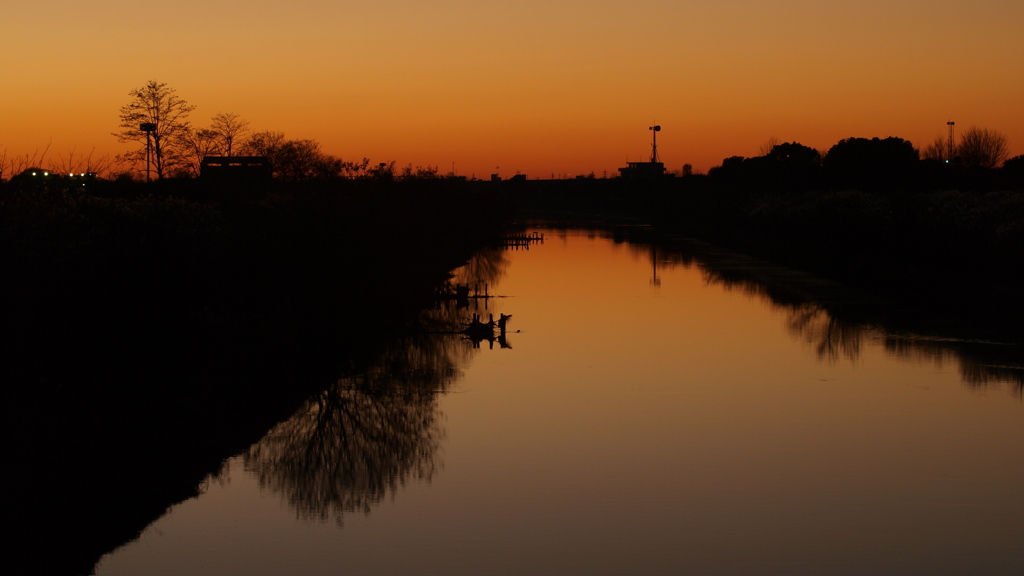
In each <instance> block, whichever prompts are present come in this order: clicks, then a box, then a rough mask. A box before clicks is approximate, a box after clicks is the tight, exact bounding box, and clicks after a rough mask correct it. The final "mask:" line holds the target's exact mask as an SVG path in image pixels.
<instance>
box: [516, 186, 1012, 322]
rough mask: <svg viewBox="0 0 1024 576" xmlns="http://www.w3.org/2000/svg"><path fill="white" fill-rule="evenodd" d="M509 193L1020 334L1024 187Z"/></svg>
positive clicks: (551, 209)
mask: <svg viewBox="0 0 1024 576" xmlns="http://www.w3.org/2000/svg"><path fill="white" fill-rule="evenodd" d="M509 189H510V190H512V189H513V187H512V186H509ZM510 195H511V196H512V198H514V200H515V202H516V206H517V208H518V209H519V214H520V215H521V217H524V218H544V219H555V220H564V221H567V222H575V223H580V222H586V221H590V222H626V223H644V224H651V225H653V226H654V227H655V228H657V229H658V230H659V231H661V232H664V233H671V234H677V235H682V236H689V237H692V238H697V239H699V240H701V241H704V242H708V243H710V244H714V245H718V246H722V247H723V248H728V249H731V250H735V251H737V252H742V253H745V254H748V255H750V256H753V257H756V258H760V259H763V260H766V261H769V262H772V263H775V264H779V265H782V266H787V267H790V268H794V269H797V270H802V271H805V272H808V273H811V274H814V275H816V276H820V277H823V278H828V279H831V280H835V281H838V282H841V283H843V284H845V285H847V286H850V287H852V288H856V289H858V290H862V291H864V292H866V293H870V294H871V295H872V296H873V297H874V298H876V299H878V300H885V301H890V302H892V303H894V304H895V305H898V306H900V307H902V308H903V309H904V310H905V311H906V313H907V314H911V315H915V316H918V317H919V318H920V319H921V320H924V319H926V318H932V319H933V320H934V325H935V327H936V328H939V327H942V326H947V325H948V326H952V327H954V328H955V329H956V330H959V331H961V332H974V333H977V334H978V336H979V337H987V338H1000V339H1012V340H1021V339H1022V338H1024V330H1022V329H1021V328H1020V326H1021V325H1022V323H1024V305H1021V304H1020V302H1021V301H1022V299H1024V284H1022V283H1020V282H1019V280H1018V276H1020V274H1021V273H1020V271H1021V270H1024V192H1019V191H988V192H981V191H978V192H975V191H966V192H965V191H934V192H925V191H918V192H897V191H892V190H876V191H867V192H865V191H857V190H835V191H831V190H815V191H807V190H790V191H778V190H748V191H741V190H733V189H725V188H722V187H716V186H714V185H713V183H712V182H711V180H710V179H708V178H707V177H703V176H694V177H691V178H671V179H665V180H663V181H658V182H630V181H626V180H621V179H615V180H589V179H581V180H575V181H573V180H566V181H538V182H526V183H520V184H519V185H518V187H516V190H515V192H510Z"/></svg>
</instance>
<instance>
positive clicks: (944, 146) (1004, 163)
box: [709, 127, 1024, 192]
mask: <svg viewBox="0 0 1024 576" xmlns="http://www.w3.org/2000/svg"><path fill="white" fill-rule="evenodd" d="M1008 149H1009V147H1008V143H1007V139H1006V136H1004V135H1003V134H1001V133H999V132H997V131H995V130H989V129H987V128H978V127H972V128H970V129H968V130H966V131H965V132H964V133H963V135H962V136H961V137H960V139H959V142H957V143H956V144H955V146H953V154H952V155H950V153H949V151H950V145H949V141H948V139H946V138H943V137H941V136H939V137H936V138H935V140H934V141H932V142H931V143H930V144H929V145H928V146H926V147H925V148H924V150H923V152H919V151H918V150H917V149H916V148H915V147H914V145H913V144H912V143H911V142H910V141H908V140H904V139H902V138H896V137H893V136H890V137H888V138H870V139H869V138H845V139H843V140H840V141H839V142H837V143H836V144H835V145H834V146H832V147H831V148H829V150H828V151H827V152H826V153H824V154H821V153H820V152H818V151H816V150H814V149H813V148H810V147H808V146H804V145H802V144H799V143H796V142H784V143H779V141H778V139H776V138H774V137H773V138H771V139H770V140H768V142H767V143H766V144H764V145H762V146H761V152H762V155H761V156H755V157H753V158H744V157H743V156H732V157H729V158H726V159H724V160H723V161H722V164H721V166H716V167H714V168H712V169H711V170H710V171H709V177H710V178H711V180H712V182H713V183H714V184H715V186H716V187H718V188H720V189H726V190H737V191H751V192H754V191H766V190H767V191H770V190H780V191H801V190H808V189H812V188H826V189H834V190H841V189H849V190H890V191H893V190H925V189H955V188H962V189H992V188H994V187H1007V188H1014V187H1021V186H1024V161H1020V160H1017V159H1009V160H1007V156H1008V152H1007V151H1008ZM1018 158H1020V157H1018Z"/></svg>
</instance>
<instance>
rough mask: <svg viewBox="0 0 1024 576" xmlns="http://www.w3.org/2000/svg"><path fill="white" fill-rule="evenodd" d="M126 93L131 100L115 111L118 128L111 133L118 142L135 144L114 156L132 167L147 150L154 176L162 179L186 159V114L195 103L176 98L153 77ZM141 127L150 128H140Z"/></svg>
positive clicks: (176, 96)
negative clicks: (141, 85) (117, 113)
mask: <svg viewBox="0 0 1024 576" xmlns="http://www.w3.org/2000/svg"><path fill="white" fill-rule="evenodd" d="M128 95H129V96H130V97H131V99H130V100H129V101H128V103H127V104H125V105H124V106H122V107H121V111H120V114H119V118H120V119H121V124H120V128H121V130H120V131H119V132H114V133H113V135H114V136H116V137H117V139H118V141H119V142H123V143H136V144H138V145H139V146H138V148H136V149H134V150H130V151H128V152H125V153H124V154H119V155H118V156H117V159H118V161H120V162H126V163H130V164H132V165H133V166H135V165H138V164H139V163H140V162H145V161H146V155H147V151H150V150H151V158H152V161H153V166H154V167H155V168H156V177H157V178H158V179H162V178H163V177H164V175H165V174H168V173H170V171H171V170H172V169H174V168H175V167H179V166H180V165H182V164H184V163H185V162H186V161H187V154H186V150H185V149H184V147H183V144H182V142H183V140H184V139H183V136H184V135H185V134H186V133H187V132H188V131H189V130H190V125H189V121H188V115H189V113H191V112H192V110H194V109H195V106H193V105H191V104H189V103H188V102H186V101H185V100H183V99H181V98H180V97H178V95H177V94H176V93H175V90H174V88H171V87H169V86H168V85H167V84H166V83H163V82H157V81H156V80H150V81H149V82H147V83H146V85H145V86H143V87H141V88H136V89H134V90H132V91H131V92H129V93H128ZM144 127H147V128H150V130H144V129H143V128H144ZM147 135H148V136H147ZM149 146H151V148H148V147H149ZM147 168H148V166H147Z"/></svg>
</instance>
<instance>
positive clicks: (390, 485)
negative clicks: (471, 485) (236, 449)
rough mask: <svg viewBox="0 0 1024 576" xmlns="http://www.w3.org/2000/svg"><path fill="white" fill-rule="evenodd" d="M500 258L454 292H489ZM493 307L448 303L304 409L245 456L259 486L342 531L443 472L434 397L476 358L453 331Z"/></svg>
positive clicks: (481, 258)
mask: <svg viewBox="0 0 1024 576" xmlns="http://www.w3.org/2000/svg"><path fill="white" fill-rule="evenodd" d="M506 265H507V257H506V256H505V254H504V253H503V252H502V251H501V250H500V249H494V250H486V251H483V252H481V253H479V254H478V255H477V256H475V257H474V258H473V259H472V260H471V261H470V262H469V263H467V264H466V265H465V266H463V267H462V268H460V269H458V270H456V271H455V272H454V274H453V277H452V279H451V280H450V281H449V282H450V283H451V284H455V283H457V282H458V283H463V284H468V283H475V282H480V283H483V282H486V283H489V284H494V283H495V282H496V281H497V280H498V279H500V278H501V276H502V275H503V274H504V269H505V266H506ZM485 306H490V304H489V301H488V300H486V299H485V300H482V301H474V302H473V303H472V304H468V303H458V302H455V301H450V300H442V301H439V302H438V304H437V305H436V306H435V307H434V308H432V309H430V310H426V311H424V312H423V313H422V314H421V316H420V318H419V322H418V323H419V325H418V326H415V327H413V329H412V330H411V332H412V334H411V335H408V336H406V337H404V338H400V339H398V340H396V341H395V342H394V343H393V344H392V345H391V346H390V347H389V348H388V349H386V350H385V351H384V352H383V353H381V354H380V355H379V357H378V358H377V360H376V361H375V362H373V363H372V364H371V365H370V366H369V367H367V368H365V369H363V370H359V371H358V373H354V374H353V375H350V376H346V377H344V378H341V379H340V380H338V381H337V382H336V383H335V384H334V385H332V386H330V387H328V388H327V389H326V390H324V391H322V392H321V393H319V394H318V395H316V396H315V397H314V398H312V399H310V400H308V401H307V402H306V403H305V404H304V405H303V406H302V407H301V408H300V409H299V410H298V411H297V412H296V413H295V414H294V415H293V416H292V417H291V418H290V419H288V420H287V421H285V422H282V423H281V424H278V425H277V426H276V427H274V428H273V429H272V430H271V431H270V432H268V433H267V434H266V435H265V436H264V437H263V439H262V440H260V442H258V443H257V444H254V445H253V446H252V447H250V449H249V450H248V452H247V453H246V454H245V455H244V459H243V461H244V466H245V469H246V470H247V471H249V472H251V473H254V474H255V475H256V476H257V477H258V479H259V483H260V486H261V487H262V488H264V489H269V490H272V491H273V492H276V493H279V494H281V496H282V498H284V499H286V500H287V501H288V503H289V504H290V505H291V506H292V507H293V508H294V509H295V511H296V514H297V515H298V516H299V517H300V518H304V519H309V520H319V521H326V520H327V519H329V518H332V517H333V519H334V520H335V521H336V522H337V523H338V524H339V525H341V524H342V523H343V520H344V516H345V514H347V513H353V512H362V513H364V514H368V513H369V512H370V510H371V509H372V508H373V506H374V505H376V504H378V503H380V502H381V501H382V500H383V499H384V498H385V497H387V496H388V495H392V496H393V495H394V493H395V492H396V491H397V490H398V489H399V488H400V487H401V486H404V485H405V484H406V483H407V482H411V481H429V480H430V479H431V478H432V477H433V476H434V474H435V473H436V472H437V471H438V470H439V468H440V467H441V463H440V456H439V453H440V446H441V443H442V441H443V439H444V435H445V432H444V429H443V427H442V426H441V420H442V415H441V412H440V410H439V408H438V401H437V396H438V394H440V393H443V392H445V391H446V390H447V389H448V387H449V386H450V385H451V384H452V383H453V382H454V381H455V380H456V379H458V378H459V377H460V376H461V371H460V366H462V365H464V364H465V363H466V361H467V360H468V358H469V356H470V355H471V354H474V353H476V349H474V348H473V346H472V343H471V342H470V341H468V340H467V339H465V338H463V337H462V336H461V335H460V334H459V331H460V330H462V329H463V328H465V326H466V325H467V324H468V323H469V321H470V318H471V317H472V315H473V314H478V313H480V309H481V308H483V307H485Z"/></svg>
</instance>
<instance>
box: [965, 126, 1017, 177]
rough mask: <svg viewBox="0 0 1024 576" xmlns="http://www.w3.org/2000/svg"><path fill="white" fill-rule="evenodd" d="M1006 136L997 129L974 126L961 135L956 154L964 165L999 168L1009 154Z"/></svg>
mask: <svg viewBox="0 0 1024 576" xmlns="http://www.w3.org/2000/svg"><path fill="white" fill-rule="evenodd" d="M1009 149H1010V148H1009V144H1007V141H1006V136H1005V135H1003V134H1002V133H1001V132H997V131H996V130H989V129H988V128H978V127H977V126H972V127H970V128H968V129H967V131H966V132H964V133H963V136H961V137H960V144H959V145H957V147H956V155H957V156H958V157H959V158H960V161H961V162H963V164H964V166H972V167H975V168H998V167H999V165H1000V164H1002V163H1003V161H1004V160H1006V157H1007V156H1008V155H1009Z"/></svg>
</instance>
